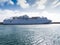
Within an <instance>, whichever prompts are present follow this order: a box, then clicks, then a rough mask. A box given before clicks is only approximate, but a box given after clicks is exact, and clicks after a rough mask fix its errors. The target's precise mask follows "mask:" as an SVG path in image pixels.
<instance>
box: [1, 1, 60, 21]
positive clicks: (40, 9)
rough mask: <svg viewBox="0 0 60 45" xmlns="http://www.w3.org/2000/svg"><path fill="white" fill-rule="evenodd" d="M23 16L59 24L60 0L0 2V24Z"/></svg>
mask: <svg viewBox="0 0 60 45" xmlns="http://www.w3.org/2000/svg"><path fill="white" fill-rule="evenodd" d="M24 14H27V15H28V16H30V17H32V16H40V17H42V16H43V17H47V18H48V19H51V20H52V21H53V22H60V0H0V22H2V21H3V20H4V19H5V18H9V17H13V16H21V15H24Z"/></svg>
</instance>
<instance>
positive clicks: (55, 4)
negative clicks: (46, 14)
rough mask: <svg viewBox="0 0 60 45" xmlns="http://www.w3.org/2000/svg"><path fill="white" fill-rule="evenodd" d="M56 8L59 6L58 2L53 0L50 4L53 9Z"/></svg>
mask: <svg viewBox="0 0 60 45" xmlns="http://www.w3.org/2000/svg"><path fill="white" fill-rule="evenodd" d="M57 6H60V2H59V0H54V1H53V3H52V8H55V7H57Z"/></svg>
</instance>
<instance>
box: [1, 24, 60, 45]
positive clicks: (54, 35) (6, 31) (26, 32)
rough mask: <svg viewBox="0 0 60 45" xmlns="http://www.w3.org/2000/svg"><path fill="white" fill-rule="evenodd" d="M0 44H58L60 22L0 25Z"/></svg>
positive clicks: (59, 40) (59, 39)
mask: <svg viewBox="0 0 60 45" xmlns="http://www.w3.org/2000/svg"><path fill="white" fill-rule="evenodd" d="M0 45H60V24H44V25H43V24H41V25H0Z"/></svg>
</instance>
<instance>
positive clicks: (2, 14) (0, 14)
mask: <svg viewBox="0 0 60 45" xmlns="http://www.w3.org/2000/svg"><path fill="white" fill-rule="evenodd" d="M25 14H27V15H28V16H29V17H35V16H40V17H42V16H44V17H47V18H48V19H51V20H53V21H60V20H59V19H60V16H57V15H58V14H56V13H49V12H47V11H42V12H41V13H40V12H33V11H32V12H21V11H17V10H15V11H13V10H0V22H2V21H3V20H4V19H6V18H10V17H15V16H22V15H25Z"/></svg>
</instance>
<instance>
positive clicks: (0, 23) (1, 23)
mask: <svg viewBox="0 0 60 45" xmlns="http://www.w3.org/2000/svg"><path fill="white" fill-rule="evenodd" d="M49 24H60V22H52V23H49ZM0 25H4V24H3V22H0ZM6 25H7V24H6ZM8 25H10V24H8ZM30 25H35V24H30ZM36 25H37V24H36Z"/></svg>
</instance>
